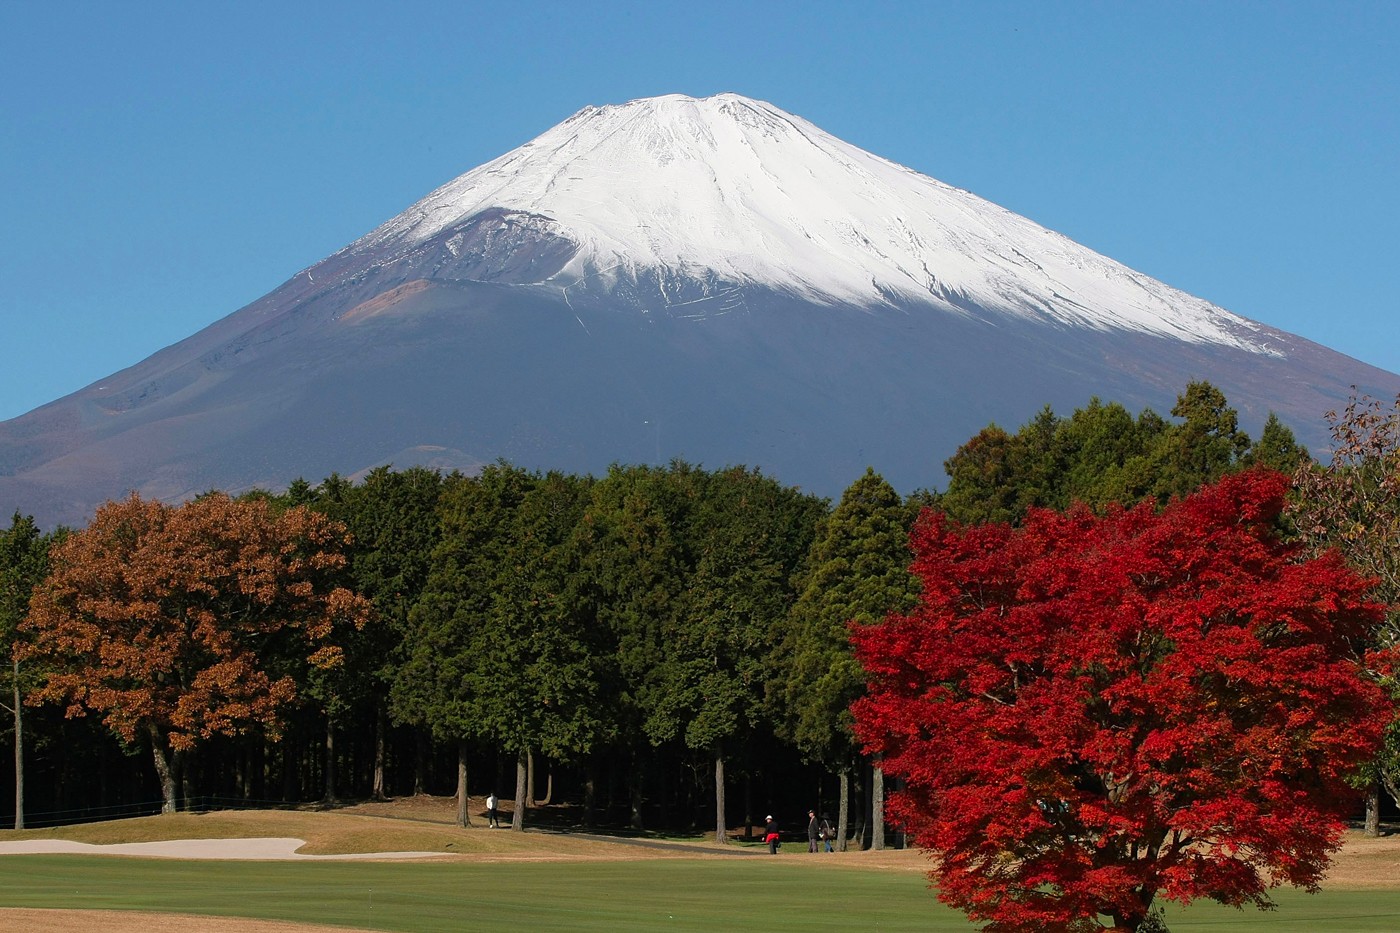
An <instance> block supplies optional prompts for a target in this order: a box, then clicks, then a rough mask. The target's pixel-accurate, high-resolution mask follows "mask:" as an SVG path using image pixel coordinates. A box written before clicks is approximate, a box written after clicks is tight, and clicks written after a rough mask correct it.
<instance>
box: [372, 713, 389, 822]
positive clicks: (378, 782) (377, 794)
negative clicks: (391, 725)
mask: <svg viewBox="0 0 1400 933" xmlns="http://www.w3.org/2000/svg"><path fill="white" fill-rule="evenodd" d="M369 793H370V796H371V797H373V798H374V799H375V800H387V799H389V798H388V795H387V794H385V793H384V705H383V704H382V703H381V704H379V705H378V706H377V707H376V708H375V711H374V781H373V786H372V787H371V788H370V792H369Z"/></svg>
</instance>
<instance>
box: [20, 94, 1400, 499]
mask: <svg viewBox="0 0 1400 933" xmlns="http://www.w3.org/2000/svg"><path fill="white" fill-rule="evenodd" d="M1199 378H1205V379H1209V380H1211V381H1212V382H1215V383H1216V384H1218V385H1220V386H1221V387H1222V388H1223V389H1224V390H1225V391H1226V394H1227V396H1228V397H1229V398H1230V400H1231V402H1232V403H1233V404H1234V405H1236V406H1237V407H1238V408H1239V409H1240V410H1241V412H1242V414H1243V415H1244V418H1245V421H1246V424H1247V426H1250V427H1251V428H1255V429H1257V426H1258V424H1259V423H1261V422H1262V420H1263V418H1264V417H1265V415H1266V414H1267V412H1268V411H1269V410H1276V411H1278V412H1279V414H1280V415H1281V416H1282V417H1284V419H1285V420H1286V421H1288V422H1289V423H1290V424H1291V425H1292V426H1293V427H1294V429H1295V431H1297V432H1298V434H1299V435H1300V437H1301V439H1303V440H1304V441H1305V442H1307V443H1309V444H1312V445H1313V446H1314V447H1323V446H1325V443H1326V438H1325V435H1324V434H1323V433H1322V427H1323V425H1322V422H1321V418H1320V416H1321V414H1322V412H1324V411H1325V410H1327V409H1328V408H1332V407H1335V406H1336V405H1337V404H1338V403H1339V402H1340V401H1342V400H1343V399H1344V398H1345V397H1346V394H1347V392H1348V390H1349V386H1351V385H1353V384H1355V385H1358V386H1360V387H1361V388H1362V389H1363V390H1364V391H1370V392H1372V394H1377V395H1389V394H1391V393H1394V392H1396V391H1397V390H1400V377H1396V376H1395V375H1393V374H1390V373H1385V372H1383V371H1380V370H1377V369H1374V368H1373V367H1369V366H1366V365H1365V364H1362V363H1359V362H1357V361H1355V360H1352V359H1349V358H1347V357H1344V356H1341V355H1340V354H1336V353H1334V352H1332V351H1329V350H1326V349H1325V348H1322V347H1319V346H1317V345H1315V344H1311V343H1309V342H1308V341H1305V340H1302V339H1300V338H1298V337H1295V336H1292V335H1290V334H1286V333H1283V332H1281V331H1278V330H1275V329H1272V328H1269V327H1266V326H1263V325H1261V324H1257V323H1255V322H1252V321H1249V320H1246V319H1244V318H1241V317H1239V316H1237V315H1234V314H1231V313H1229V312H1227V311H1224V310H1222V309H1220V308H1217V307H1215V306H1213V305H1211V304H1210V303H1208V302H1206V301H1203V300H1201V299H1199V298H1195V297H1192V296H1191V295H1188V294H1186V293H1184V292H1181V291H1179V290H1177V289H1174V288H1171V287H1170V286H1167V285H1164V284H1163V283H1161V282H1158V281H1156V280H1154V279H1152V278H1150V277H1147V276H1144V275H1142V274H1140V273H1137V272H1134V271H1133V270H1131V269H1128V268H1126V267H1125V266H1123V265H1121V264H1119V263H1116V262H1114V261H1113V260H1111V259H1108V258H1106V257H1104V256H1101V255H1099V254H1097V253H1095V252H1093V251H1092V250H1089V249H1086V248H1085V247H1082V246H1080V245H1078V244H1076V243H1074V242H1072V241H1071V240H1069V239H1067V238H1065V237H1063V236H1061V235H1059V234H1057V233H1054V232H1053V231H1050V230H1047V229H1045V228H1044V227H1041V226H1039V225H1038V224H1036V223H1033V222H1032V221H1030V220H1027V219H1025V218H1023V217H1019V216H1017V215H1016V214H1013V213H1011V212H1010V211H1007V210H1005V209H1003V208H1000V207H997V206H996V205H993V204H991V203H989V202H987V201H984V200H982V199H980V198H978V197H976V196H975V195H973V194H970V193H968V192H966V191H962V190H960V189H957V188H953V187H950V186H948V185H945V184H943V183H942V182H939V181H936V180H934V179H932V178H929V177H927V176H925V175H921V174H919V173H918V172H915V171H913V170H911V169H908V168H904V167H902V166H899V165H896V164H894V163H892V162H889V161H887V160H884V159H881V158H879V157H877V156H874V155H871V154H870V153H867V152H865V151H863V150H861V149H859V148H857V147H856V146H853V145H851V144H849V143H846V142H843V141H841V140H839V139H836V138H835V137H833V136H831V135H829V134H827V133H825V132H823V131H822V130H820V129H818V128H817V127H816V126H813V125H812V124H811V123H808V122H807V121H806V120H803V119H801V118H800V117H796V116H793V115H791V114H788V113H785V112H784V111H782V110H780V109H778V108H777V107H774V106H772V105H771V104H767V103H763V102H760V101H754V100H750V99H747V98H744V97H740V96H738V95H734V94H721V95H718V96H716V97H710V98H705V99H694V98H688V97H682V96H678V95H672V96H667V97H658V98H651V99H646V100H637V101H632V102H630V103H626V104H622V105H617V106H605V107H587V108H585V109H583V110H581V111H579V112H578V113H577V114H575V115H574V116H573V117H571V118H570V119H568V120H566V121H565V122H563V123H561V124H559V125H558V126H556V127H554V128H553V129H550V130H548V131H547V132H545V133H544V134H542V135H541V136H539V137H537V138H536V139H534V140H532V141H530V142H528V143H526V144H525V145H523V146H521V147H519V148H518V149H515V150H513V151H511V152H509V153H506V154H505V155H503V156H501V157H500V158H498V159H496V160H494V161H492V162H488V163H487V164H485V165H482V166H480V167H479V168H476V169H473V170H472V171H470V172H468V173H467V174H465V175H463V176H461V177H460V178H457V179H455V180H454V181H451V182H449V183H448V184H446V185H444V186H442V187H441V188H439V189H438V190H436V191H434V192H432V193H431V194H429V195H428V196H427V197H426V198H424V199H423V200H422V201H420V202H418V203H417V204H414V205H412V206H411V207H409V208H408V209H407V210H405V211H404V212H402V213H401V214H399V215H398V216H397V217H394V218H392V219H390V220H389V221H387V222H386V223H384V224H383V225H381V226H380V227H378V228H377V229H375V230H373V231H371V232H370V233H368V234H367V235H365V236H364V237H362V238H360V239H359V240H357V241H356V242H354V243H352V244H350V245H349V246H347V247H346V248H345V249H343V250H341V251H340V252H338V253H336V254H335V255H333V256H330V257H328V258H327V259H325V260H323V261H322V262H320V263H318V264H316V265H315V266H312V267H311V268H309V269H307V270H304V271H303V272H301V273H299V274H298V275H296V276H295V277H293V278H292V279H291V280H290V281H288V282H287V283H285V284H284V285H282V286H281V287H280V288H278V289H276V290H274V291H273V292H271V293H269V294H268V295H267V296H265V297H264V298H262V299H260V300H258V301H256V302H254V303H253V304H251V305H249V306H248V307H246V308H244V309H242V310H241V311H238V312H236V313H234V314H231V315H229V316H228V317H227V318H224V319H223V320H221V321H218V322H216V323H215V324H213V325H211V326H210V327H208V328H206V329H204V330H202V331H200V332H199V333H197V334H195V335H193V336H191V337H190V338H188V339H186V340H184V341H182V342H180V343H178V344H175V345H174V346H172V347H168V348H166V349H164V350H162V351H160V352H159V353H156V354H155V355H154V356H152V357H150V358H149V359H147V360H145V361H143V362H142V363H139V364H137V365H136V366H133V367H131V368H130V369H127V370H124V371H123V372H121V373H117V374H114V375H113V376H111V377H109V378H107V379H104V380H101V381H99V382H98V383H95V384H94V385H92V386H90V387H88V388H86V389H83V390H81V391H80V392H77V393H74V394H73V395H71V396H68V397H67V398H64V399H60V400H58V401H56V402H54V403H51V404H49V405H46V406H44V407H42V408H40V409H37V410H35V411H34V412H30V413H29V414H27V415H24V416H22V417H20V418H17V419H14V420H13V421H10V422H6V423H5V424H0V509H5V510H10V509H12V508H19V509H21V510H23V511H31V512H34V513H35V514H36V516H39V517H40V518H41V520H48V521H55V520H62V521H68V522H81V521H83V520H85V519H86V517H87V515H88V514H90V512H91V510H92V508H93V507H94V506H95V505H96V504H97V503H98V502H100V501H101V500H102V499H105V498H107V497H110V496H120V495H122V494H124V493H125V492H126V491H128V490H130V489H136V490H139V491H141V492H142V493H143V494H146V495H153V496H160V497H164V498H180V497H184V496H188V495H191V494H193V493H196V492H199V491H201V490H203V489H207V488H210V487H212V486H218V487H222V488H227V489H233V490H237V489H242V488H246V487H249V486H254V485H262V486H270V487H279V486H282V485H285V484H286V483H287V482H289V481H290V480H291V479H293V478H295V477H296V476H299V475H300V476H305V477H306V478H308V479H311V480H313V481H314V480H317V479H320V478H321V477H323V476H325V475H327V474H329V473H330V472H332V471H338V472H340V473H342V474H354V473H355V472H356V471H359V470H361V469H364V468H367V467H369V466H372V465H375V464H378V463H384V462H393V463H395V464H397V465H399V466H407V465H409V464H411V463H417V462H426V463H430V464H433V465H437V466H442V467H445V468H454V467H460V468H466V469H470V468H472V467H473V466H474V465H476V464H478V463H481V462H484V461H489V460H492V459H494V458H496V457H500V456H504V457H507V458H509V459H512V460H515V461H516V462H519V463H521V464H522V465H526V466H531V467H559V468H563V469H569V470H578V471H593V472H597V471H601V470H602V469H604V468H606V466H607V465H608V464H609V463H611V462H616V461H621V462H637V461H663V460H667V459H669V458H671V457H675V456H679V457H684V458H687V459H690V460H693V461H700V462H703V463H704V464H706V465H708V466H720V465H723V464H726V463H747V464H751V465H759V466H762V467H764V468H765V469H766V470H768V471H769V472H771V473H773V474H774V475H776V476H777V477H778V478H780V479H782V480H784V481H787V482H794V483H800V484H802V485H804V486H806V487H807V488H811V489H814V490H816V491H819V492H822V493H825V494H829V495H835V494H838V493H839V492H840V490H841V489H842V488H843V487H844V486H845V485H846V484H847V483H849V482H851V481H852V480H854V479H855V478H856V477H857V476H858V475H859V474H860V472H861V471H862V470H863V469H864V467H865V466H866V465H867V464H870V465H874V466H875V467H876V468H877V469H879V470H881V471H883V472H884V473H885V474H886V475H887V476H888V477H889V478H890V479H891V480H892V481H893V482H895V483H896V485H899V486H901V487H903V488H906V489H907V488H913V487H915V486H930V485H937V484H938V483H939V482H940V480H941V478H942V477H941V471H940V469H939V465H940V463H941V461H942V460H943V459H944V458H946V457H947V456H948V455H949V454H951V453H952V452H953V450H954V449H955V448H956V446H957V445H958V444H959V443H961V442H962V441H963V440H966V439H967V438H968V437H969V436H970V435H971V434H972V433H973V432H974V431H976V430H977V429H978V428H980V427H982V426H983V425H985V424H986V423H987V422H988V421H989V420H997V421H999V422H1000V423H1002V424H1003V425H1005V426H1007V427H1015V426H1016V425H1019V424H1020V423H1022V422H1023V421H1025V420H1026V419H1028V418H1029V417H1030V416H1031V415H1033V414H1034V413H1035V412H1036V411H1037V410H1038V409H1039V408H1040V407H1041V406H1042V405H1044V404H1046V403H1050V404H1053V405H1054V406H1056V408H1057V409H1058V410H1061V411H1063V412H1068V410H1069V409H1070V408H1072V407H1074V406H1077V405H1082V404H1084V403H1085V402H1086V401H1088V399H1089V398H1090V397H1091V396H1093V395H1097V396H1099V397H1101V398H1104V399H1111V400H1116V401H1121V402H1123V403H1124V404H1126V405H1128V406H1129V407H1133V408H1137V407H1142V406H1148V405H1150V406H1152V407H1154V408H1155V409H1157V410H1158V411H1159V412H1161V413H1165V412H1166V411H1168V410H1169V409H1170V407H1171V405H1172V400H1173V399H1174V397H1175V395H1176V393H1178V392H1179V391H1180V390H1181V389H1182V388H1183V387H1184V386H1185V384H1186V382H1187V381H1188V380H1190V379H1199Z"/></svg>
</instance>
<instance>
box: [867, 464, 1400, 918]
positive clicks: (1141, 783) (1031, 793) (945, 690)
mask: <svg viewBox="0 0 1400 933" xmlns="http://www.w3.org/2000/svg"><path fill="white" fill-rule="evenodd" d="M1287 486H1288V480H1287V478H1286V477H1284V476H1282V475H1281V474H1277V473H1271V472H1266V471H1253V472H1249V473H1244V474H1239V475H1235V476H1232V477H1229V478H1227V479H1225V480H1223V481H1221V482H1220V483H1219V484H1217V485H1215V486H1211V487H1207V488H1205V489H1203V490H1202V491H1200V492H1199V493H1197V494H1195V495H1193V496H1191V497H1189V498H1187V499H1185V500H1182V501H1179V502H1175V503H1173V504H1172V505H1171V506H1169V507H1168V508H1167V509H1166V510H1165V511H1164V512H1162V513H1160V514H1158V513H1156V512H1154V511H1153V509H1152V507H1151V506H1150V505H1143V506H1140V507H1137V508H1133V509H1130V510H1121V509H1119V510H1116V511H1113V512H1111V513H1110V514H1108V515H1106V516H1103V517H1096V516H1094V515H1093V514H1091V513H1090V512H1089V511H1087V510H1085V509H1076V510H1073V511H1071V512H1069V513H1067V514H1061V513H1055V512H1050V511H1036V512H1033V513H1032V514H1031V515H1030V516H1029V517H1028V518H1027V520H1026V522H1025V524H1024V525H1023V527H1021V528H1019V529H1014V530H1013V529H1011V528H1009V527H1007V526H1005V525H988V526H979V527H959V526H956V525H953V524H951V523H950V522H948V521H947V520H946V519H945V518H944V517H943V516H942V515H940V514H937V513H931V512H930V513H925V514H924V515H923V516H922V518H921V519H920V521H919V523H918V525H917V526H916V528H915V530H914V533H913V536H912V545H913V549H914V553H915V555H916V556H915V560H914V564H913V570H914V571H915V573H917V575H918V576H919V577H920V578H921V579H922V582H923V587H924V594H923V599H922V602H921V604H920V606H919V607H918V608H917V609H916V610H914V611H913V612H912V613H910V614H909V615H907V616H899V615H891V616H890V617H889V618H888V619H886V620H885V621H884V622H883V623H882V624H879V625H875V626H869V627H853V629H852V635H851V637H852V640H853V642H854V645H855V648H856V652H857V655H858V657H859V658H860V660H861V661H862V663H863V664H864V665H865V667H866V670H867V672H868V677H869V695H868V697H867V698H865V699H863V700H861V701H860V702H858V703H857V704H856V705H855V707H854V712H855V715H856V721H857V732H858V734H859V736H860V737H861V739H862V741H863V742H864V743H865V744H866V747H867V750H868V751H870V752H872V753H879V754H881V755H883V756H884V766H885V769H886V772H887V773H889V774H892V775H895V776H897V777H900V778H902V779H903V780H904V781H905V782H906V783H905V787H904V789H903V790H901V791H899V792H898V793H896V794H894V795H893V797H892V799H891V801H890V813H891V816H892V818H894V819H895V820H897V821H898V822H900V823H902V824H903V825H904V826H905V827H906V829H907V830H908V831H909V832H910V833H911V834H912V835H913V837H914V839H915V840H916V841H917V843H918V844H919V845H920V846H922V847H925V848H928V849H930V850H933V852H934V853H935V856H936V857H935V860H934V864H935V866H936V867H935V869H934V871H933V872H932V875H931V877H932V878H933V879H934V881H935V882H936V884H937V886H938V889H939V897H940V899H941V900H943V901H944V902H946V903H948V904H950V905H952V906H954V907H957V908H959V909H961V910H963V911H965V912H966V913H967V914H968V915H969V916H970V917H972V918H973V919H976V920H987V921H991V923H990V925H989V926H988V927H987V928H986V929H987V930H989V931H1029V930H1036V931H1071V930H1075V931H1078V930H1090V929H1099V928H1100V927H1101V925H1103V924H1104V923H1111V924H1112V927H1113V928H1114V929H1120V930H1135V929H1137V928H1138V926H1139V924H1141V923H1143V921H1144V918H1145V917H1147V915H1148V913H1149V909H1150V908H1151V906H1152V903H1153V900H1154V898H1156V897H1157V896H1158V895H1159V894H1160V895H1161V896H1162V897H1164V898H1169V899H1172V900H1177V901H1180V902H1182V903H1186V902H1189V901H1191V900H1193V899H1196V898H1210V899H1214V900H1217V901H1220V902H1222V903H1225V904H1232V905H1236V906H1242V905H1244V904H1247V903H1254V904H1256V905H1258V906H1261V907H1265V906H1269V904H1270V902H1269V900H1268V897H1267V894H1266V892H1267V890H1268V889H1269V888H1270V887H1273V886H1275V885H1278V884H1281V883H1289V884H1294V885H1299V886H1302V887H1305V888H1309V889H1313V888H1315V887H1316V885H1317V882H1318V880H1319V878H1320V877H1321V875H1322V872H1323V871H1324V869H1325V868H1326V865H1327V857H1328V853H1329V852H1331V851H1332V850H1333V849H1335V848H1336V846H1337V845H1338V844H1339V841H1340V837H1341V833H1342V830H1343V823H1342V817H1343V815H1344V814H1345V812H1346V810H1347V807H1349V806H1350V805H1351V803H1352V802H1353V801H1354V794H1352V793H1351V792H1350V791H1349V790H1348V788H1347V786H1346V784H1345V781H1344V778H1345V776H1346V775H1347V774H1348V773H1349V772H1350V771H1351V770H1352V769H1353V768H1354V767H1355V766H1356V765H1357V764H1358V763H1359V762H1362V761H1364V760H1366V759H1367V758H1369V757H1370V756H1371V755H1372V754H1373V753H1374V752H1375V750H1376V748H1377V745H1378V743H1379V741H1380V737H1381V734H1382V731H1383V730H1384V728H1385V725H1386V723H1387V722H1388V721H1389V719H1390V716H1391V708H1390V705H1389V702H1388V701H1387V700H1386V698H1385V696H1384V695H1383V693H1382V691H1381V690H1380V689H1379V688H1378V687H1377V686H1376V685H1375V684H1374V683H1373V682H1372V681H1371V680H1369V679H1368V678H1367V677H1366V676H1365V675H1364V673H1363V671H1362V669H1361V665H1360V660H1361V659H1360V658H1359V657H1358V652H1359V651H1360V650H1361V647H1362V646H1364V645H1365V644H1366V642H1367V633H1368V631H1369V630H1371V628H1372V627H1373V626H1374V625H1376V624H1377V623H1378V621H1379V620H1380V618H1381V612H1380V607H1378V606H1376V605H1374V604H1372V603H1370V602H1368V601H1367V599H1366V586H1365V583H1364V581H1362V580H1361V579H1359V578H1358V577H1357V576H1356V575H1355V574H1353V573H1352V572H1350V571H1349V570H1347V569H1346V567H1344V566H1343V565H1342V563H1341V562H1340V560H1337V559H1335V558H1334V557H1333V556H1325V557H1322V558H1318V559H1312V560H1301V559H1299V558H1298V555H1297V554H1296V553H1295V552H1294V550H1293V549H1292V548H1290V547H1288V546H1286V545H1285V544H1283V543H1281V542H1280V540H1279V539H1278V537H1277V535H1276V533H1275V524H1274V521H1275V519H1276V517H1277V516H1278V514H1279V512H1280V510H1281V508H1282V506H1283V499H1284V493H1285V491H1286V490H1287ZM1100 915H1104V916H1106V917H1107V918H1108V919H1107V920H1106V921H1105V920H1100Z"/></svg>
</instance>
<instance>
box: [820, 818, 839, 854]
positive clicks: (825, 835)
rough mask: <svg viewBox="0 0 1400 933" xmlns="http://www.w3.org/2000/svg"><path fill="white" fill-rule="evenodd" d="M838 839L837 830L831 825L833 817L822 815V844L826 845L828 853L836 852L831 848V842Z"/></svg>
mask: <svg viewBox="0 0 1400 933" xmlns="http://www.w3.org/2000/svg"><path fill="white" fill-rule="evenodd" d="M834 838H836V828H835V827H833V826H832V825H831V817H829V816H827V815H826V814H825V813H823V814H822V842H824V843H826V851H828V852H835V851H836V850H835V849H833V848H832V847H831V840H832V839H834Z"/></svg>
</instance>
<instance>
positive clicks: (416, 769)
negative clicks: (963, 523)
mask: <svg viewBox="0 0 1400 933" xmlns="http://www.w3.org/2000/svg"><path fill="white" fill-rule="evenodd" d="M413 740H414V742H413V796H415V797H421V796H423V794H424V793H425V791H424V789H423V787H424V783H423V774H424V772H425V771H427V759H428V737H427V736H426V735H425V734H424V733H423V729H422V727H421V726H420V727H418V728H416V729H414V730H413Z"/></svg>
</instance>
